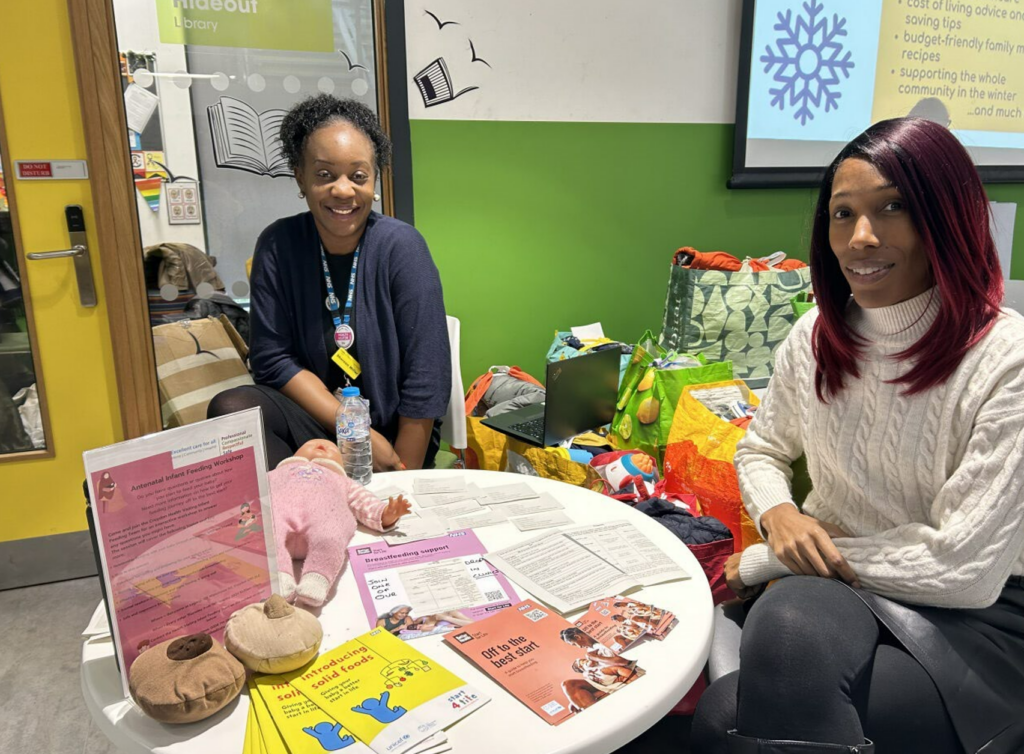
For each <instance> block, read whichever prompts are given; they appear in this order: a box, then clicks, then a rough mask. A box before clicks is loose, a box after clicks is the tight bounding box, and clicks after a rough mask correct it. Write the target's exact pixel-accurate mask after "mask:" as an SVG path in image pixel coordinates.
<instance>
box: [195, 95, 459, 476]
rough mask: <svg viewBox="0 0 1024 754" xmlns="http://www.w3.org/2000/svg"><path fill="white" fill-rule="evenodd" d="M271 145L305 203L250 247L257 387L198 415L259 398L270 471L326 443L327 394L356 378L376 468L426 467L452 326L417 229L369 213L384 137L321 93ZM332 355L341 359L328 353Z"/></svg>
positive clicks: (383, 162)
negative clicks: (306, 446) (315, 442)
mask: <svg viewBox="0 0 1024 754" xmlns="http://www.w3.org/2000/svg"><path fill="white" fill-rule="evenodd" d="M281 141H282V143H283V150H284V153H285V155H286V156H287V158H288V163H289V166H290V167H291V168H292V170H293V171H294V173H295V181H296V183H298V186H299V196H300V197H302V198H304V199H305V200H306V203H307V205H308V206H309V211H308V212H303V213H302V214H299V215H295V216H294V217H287V218H284V219H282V220H277V221H276V222H274V223H272V224H271V225H270V226H269V227H268V228H267V229H266V230H264V231H263V233H262V234H261V235H260V237H259V240H258V241H257V242H256V253H255V256H254V257H253V267H252V281H251V283H252V301H251V320H252V336H251V344H250V346H251V353H250V363H251V365H252V369H253V375H254V377H255V380H256V383H257V384H256V385H255V386H247V387H239V388H234V389H232V390H229V391H226V392H224V393H221V394H220V395H218V396H217V397H216V398H214V399H213V401H212V402H211V403H210V408H209V412H208V413H209V415H210V416H211V417H212V416H221V415H223V414H226V413H231V412H234V411H239V410H241V409H244V408H251V407H254V406H259V407H261V408H262V410H263V422H264V428H265V434H266V439H267V455H268V459H269V461H270V464H271V467H274V466H276V465H277V463H278V462H280V461H281V460H283V459H284V458H287V457H288V456H291V455H292V454H293V453H294V452H295V450H296V449H297V448H298V447H299V446H301V445H302V444H303V443H305V442H307V441H308V440H311V439H315V438H328V439H334V431H335V429H334V421H335V412H336V411H337V408H338V400H337V399H336V398H335V396H334V393H335V391H336V390H337V389H338V388H340V387H344V386H346V385H354V386H356V387H358V388H359V389H360V392H361V393H362V395H364V396H366V397H367V398H368V399H369V401H370V418H371V421H372V424H373V429H372V431H371V432H372V436H371V441H372V446H373V466H374V470H376V471H389V470H394V469H399V468H403V467H405V468H421V467H423V466H431V465H433V460H434V455H435V453H436V452H437V446H438V442H439V433H438V419H440V417H442V416H443V415H444V413H445V411H446V410H447V407H448V397H449V393H450V390H451V357H450V350H449V343H448V330H447V323H446V320H445V311H444V299H443V297H442V293H441V280H440V277H439V276H438V272H437V267H436V266H435V265H434V262H433V260H432V259H431V257H430V251H429V250H428V249H427V244H426V242H425V241H424V240H423V237H422V236H421V235H420V234H419V233H418V232H417V231H416V229H415V228H413V227H412V226H410V225H407V224H405V223H403V222H401V221H399V220H396V219H394V218H391V217H387V216H385V215H381V214H380V213H378V212H375V211H374V210H373V202H374V201H379V199H380V196H379V195H378V194H375V193H374V189H375V186H376V184H377V181H378V179H379V178H380V175H381V172H382V171H383V170H384V169H385V168H386V167H387V166H388V164H389V163H390V160H391V142H390V140H389V139H388V137H387V134H385V133H384V131H383V129H382V128H381V126H380V123H379V122H378V120H377V116H376V115H375V114H374V113H373V112H372V111H371V110H370V109H369V108H368V107H366V106H365V105H363V104H361V103H359V102H356V101H355V100H346V99H336V98H335V97H332V96H330V95H326V94H321V95H318V96H316V97H310V98H308V99H306V100H304V101H302V102H300V103H299V104H297V105H296V106H295V107H293V108H292V109H291V111H289V113H288V114H287V115H286V116H285V118H284V120H283V122H282V123H281ZM339 351H341V352H344V353H343V354H342V355H345V354H347V357H348V358H347V359H338V360H335V359H332V357H333V356H335V355H336V354H337V353H338V352H339ZM339 360H340V361H347V362H348V363H349V365H350V366H349V367H348V368H347V369H345V368H342V367H341V366H339V364H338V361H339ZM352 362H355V363H356V364H358V366H359V369H358V370H356V369H353V368H351V363H352Z"/></svg>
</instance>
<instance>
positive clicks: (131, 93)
mask: <svg viewBox="0 0 1024 754" xmlns="http://www.w3.org/2000/svg"><path fill="white" fill-rule="evenodd" d="M158 104H160V98H159V97H157V96H156V95H155V94H153V92H151V91H149V90H148V89H143V88H142V87H141V86H139V85H138V84H129V86H128V88H127V89H125V90H124V111H125V115H127V116H128V128H130V129H131V130H132V131H135V132H137V133H140V134H141V133H142V132H143V131H145V130H146V126H147V125H148V124H149V119H150V118H152V117H153V113H154V112H156V106H157V105H158Z"/></svg>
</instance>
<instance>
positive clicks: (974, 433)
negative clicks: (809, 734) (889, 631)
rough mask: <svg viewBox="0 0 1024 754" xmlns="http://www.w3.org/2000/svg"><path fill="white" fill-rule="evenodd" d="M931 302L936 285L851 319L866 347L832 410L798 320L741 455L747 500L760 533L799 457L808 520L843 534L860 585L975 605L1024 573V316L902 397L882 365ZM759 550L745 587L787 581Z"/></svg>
mask: <svg viewBox="0 0 1024 754" xmlns="http://www.w3.org/2000/svg"><path fill="white" fill-rule="evenodd" d="M938 307H939V297H938V292H937V291H936V290H935V289H933V290H931V291H928V292H926V293H924V294H922V295H921V296H918V297H917V298H914V299H911V300H909V301H905V302H903V303H900V304H897V305H895V306H889V307H883V308H879V309H862V308H860V307H859V306H857V305H856V304H854V303H852V302H851V305H850V308H849V315H848V316H849V322H850V324H851V326H852V327H853V329H854V330H855V331H856V332H857V333H859V334H860V335H862V336H864V337H865V338H866V339H867V340H868V341H870V344H869V346H868V347H867V349H866V351H865V358H864V361H863V362H862V363H861V376H860V378H859V379H855V380H854V379H850V378H849V377H847V384H846V387H845V389H844V390H843V391H842V392H841V393H840V394H839V395H838V396H836V397H834V398H833V399H831V402H830V403H829V404H823V403H821V402H819V401H818V399H817V397H816V396H815V393H814V366H815V365H814V357H813V355H812V353H811V328H812V326H813V324H814V320H815V319H816V317H817V312H812V313H810V314H807V315H805V316H804V317H802V318H801V319H800V320H799V321H798V322H797V324H796V325H795V326H794V327H793V331H792V332H791V333H790V335H789V337H788V338H787V339H786V341H785V342H784V343H783V345H782V346H781V347H780V348H779V350H778V352H777V354H776V361H775V376H774V377H773V378H772V381H771V384H770V385H769V387H768V391H767V393H766V395H765V399H764V402H763V403H762V404H761V407H760V408H759V409H758V411H757V414H756V415H755V418H754V421H753V422H752V423H751V425H750V428H749V430H748V431H747V435H746V437H745V438H744V439H743V441H742V442H741V443H740V445H739V447H738V448H737V451H736V470H737V472H738V475H739V484H740V490H741V492H742V494H743V500H744V502H745V504H746V506H747V510H749V511H750V515H751V516H752V518H753V519H754V521H755V523H756V524H757V525H758V527H760V519H761V516H763V515H764V513H765V512H766V511H768V510H770V509H771V508H773V507H775V506H776V505H781V504H785V503H787V502H789V501H791V500H792V497H791V492H790V480H791V479H792V472H791V471H790V464H791V463H792V462H793V461H794V460H795V459H796V458H798V457H799V456H800V455H801V453H806V456H807V468H808V471H809V472H810V475H811V479H812V481H813V484H814V490H813V492H811V494H810V495H809V496H808V498H807V500H806V501H805V502H804V511H805V512H807V513H809V514H810V515H812V516H815V517H816V518H819V519H821V520H823V521H829V522H831V523H834V524H838V525H839V526H841V527H842V528H843V529H844V530H845V531H847V532H849V533H850V534H851V535H853V536H851V537H849V538H844V539H836V540H835V544H836V547H837V548H838V549H839V551H840V552H841V553H842V555H843V557H845V558H846V560H847V561H848V562H849V564H850V566H851V567H852V568H853V570H854V572H856V574H857V576H858V578H859V579H860V581H861V584H862V585H863V587H864V588H865V589H868V590H870V591H873V592H876V593H878V594H881V595H884V596H886V597H891V598H893V599H898V600H902V601H904V602H910V603H916V604H922V605H936V606H942V607H953V608H978V607H985V606H987V605H990V604H992V603H993V602H995V601H996V599H997V598H998V597H999V593H1000V591H1001V590H1002V588H1003V586H1004V584H1005V582H1006V580H1007V578H1008V577H1009V576H1011V575H1021V574H1024V318H1022V317H1021V316H1020V315H1019V314H1017V313H1015V312H1012V311H1008V310H1004V312H1003V314H1002V315H1000V316H999V317H998V319H997V320H996V323H995V325H994V326H993V327H992V329H991V330H990V331H989V333H988V334H987V335H986V336H985V337H984V338H983V339H982V340H981V342H979V343H978V344H977V345H976V346H975V347H974V348H973V349H971V351H970V352H969V353H968V354H967V355H966V356H965V357H964V359H963V361H962V362H961V364H960V366H959V367H958V368H957V370H956V371H955V372H954V373H953V375H952V376H951V377H950V378H949V379H948V380H947V381H946V383H945V384H943V385H940V386H938V387H936V388H933V389H931V390H928V391H926V392H925V393H922V394H918V395H914V396H905V395H902V394H901V386H898V385H891V384H887V383H886V380H891V379H893V378H894V377H897V376H898V375H900V374H902V373H903V372H904V370H905V369H906V368H907V365H906V364H900V363H898V362H896V361H894V360H893V359H891V358H889V357H891V356H892V355H893V354H896V353H898V352H899V351H901V350H904V349H906V348H907V347H908V346H910V345H911V344H913V343H914V342H916V341H917V340H918V339H919V338H920V337H921V336H922V335H924V333H926V332H927V330H928V327H929V326H930V325H931V323H932V322H933V321H934V319H935V316H936V313H937V311H938ZM789 573H790V572H789V570H788V569H787V568H786V567H785V566H784V565H782V564H781V563H780V562H779V561H778V559H777V558H776V557H775V555H774V553H773V552H772V551H771V548H769V547H768V546H767V545H765V544H758V545H753V546H751V547H748V548H747V549H746V550H745V551H744V553H743V557H742V560H741V561H740V578H741V579H742V580H743V582H744V583H745V584H747V585H754V584H759V583H762V582H764V581H767V580H769V579H773V578H778V577H780V576H785V575H789Z"/></svg>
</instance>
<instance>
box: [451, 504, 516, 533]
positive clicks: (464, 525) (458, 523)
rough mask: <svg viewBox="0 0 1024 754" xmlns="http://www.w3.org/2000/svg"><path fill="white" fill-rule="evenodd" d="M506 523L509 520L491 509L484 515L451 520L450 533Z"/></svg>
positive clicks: (477, 514)
mask: <svg viewBox="0 0 1024 754" xmlns="http://www.w3.org/2000/svg"><path fill="white" fill-rule="evenodd" d="M506 521H508V518H506V517H505V516H503V515H501V514H500V513H497V512H495V511H492V510H490V509H484V512H483V513H469V514H467V515H465V516H455V517H454V518H449V519H448V531H456V530H457V529H478V528H480V527H481V526H494V525H495V524H503V523H505V522H506Z"/></svg>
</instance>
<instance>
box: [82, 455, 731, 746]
mask: <svg viewBox="0 0 1024 754" xmlns="http://www.w3.org/2000/svg"><path fill="white" fill-rule="evenodd" d="M418 475H429V477H430V478H438V477H441V476H454V475H459V476H464V477H465V478H466V481H467V482H473V483H475V484H476V485H477V486H479V487H491V486H495V485H498V484H508V483H511V482H523V481H525V482H527V483H528V484H530V485H531V486H532V487H533V488H534V489H535V490H536V491H538V492H548V493H550V494H552V495H554V496H555V497H556V498H557V499H558V500H559V501H560V502H561V503H562V504H563V505H564V506H565V511H566V513H567V514H568V515H569V517H570V518H572V519H573V522H574V523H575V524H593V523H601V522H607V521H614V520H619V519H624V520H628V521H630V522H631V523H632V524H633V525H634V526H636V527H637V528H638V529H639V530H640V531H642V532H643V533H644V534H645V535H647V536H648V537H649V538H650V539H651V540H652V541H654V542H655V543H656V544H658V546H659V547H660V548H661V549H662V550H663V551H664V552H666V553H668V554H669V555H670V556H671V557H672V558H673V559H674V560H676V562H678V563H679V564H680V565H681V566H683V567H684V568H685V569H686V571H687V572H688V573H690V574H691V575H692V578H690V579H686V580H683V581H674V582H669V583H665V584H658V585H655V586H651V587H646V588H644V589H642V590H641V591H639V592H637V593H635V596H636V597H637V598H638V599H641V600H642V601H644V602H647V603H650V604H653V605H657V606H658V607H662V608H667V609H668V610H671V611H672V612H674V613H675V614H676V616H677V617H678V618H679V624H678V625H677V626H676V628H675V630H674V631H672V632H671V633H670V634H669V635H668V637H666V638H665V639H664V640H663V641H660V642H659V641H651V640H648V641H646V642H643V643H641V644H640V645H639V646H637V647H634V648H633V649H630V650H628V651H627V652H626V653H625V654H626V655H627V656H628V657H629V658H631V659H635V660H637V661H638V663H639V665H640V667H641V668H643V669H644V670H646V671H647V675H645V676H644V677H643V678H641V679H640V680H639V681H637V682H636V683H633V684H630V685H629V686H627V687H626V688H624V689H621V690H619V691H617V692H616V693H614V694H612V695H611V696H609V697H607V698H605V699H603V700H601V702H600V703H599V704H598V705H596V706H595V707H594V708H592V709H589V710H586V711H584V712H583V713H581V714H579V715H576V716H574V717H572V718H570V719H569V720H567V721H566V722H564V723H562V724H561V725H558V726H552V725H548V724H547V723H546V722H544V721H543V720H541V719H540V718H539V717H537V716H536V715H535V714H534V713H533V712H531V711H530V710H529V709H527V708H526V707H525V706H524V705H522V704H520V702H519V701H518V700H517V699H516V698H515V697H513V696H512V695H511V694H509V693H508V692H506V691H505V690H504V689H503V688H501V687H500V686H499V685H497V684H496V683H494V682H493V681H492V680H491V679H490V677H489V676H487V675H486V674H485V673H483V672H481V671H480V670H478V669H477V668H476V667H475V666H474V665H472V664H471V663H469V662H468V661H467V660H465V659H463V658H462V656H461V655H459V654H458V653H456V652H455V651H453V650H452V649H450V648H449V647H447V646H445V645H443V644H442V637H441V636H426V637H423V638H420V639H416V640H414V641H415V644H414V645H415V647H416V648H417V649H418V650H419V651H421V652H423V653H424V654H426V655H428V656H430V657H433V658H434V659H436V660H437V661H438V662H439V663H441V664H443V665H444V666H446V667H447V668H449V669H450V670H451V671H452V672H454V673H455V674H456V675H458V676H460V677H461V678H463V679H464V680H465V681H467V682H469V683H472V684H474V685H475V686H477V687H479V688H481V689H483V690H485V691H486V692H487V693H489V694H490V696H491V701H490V702H489V703H488V704H486V705H485V706H483V707H481V708H480V710H479V711H477V712H475V713H473V714H472V715H470V716H469V717H467V718H465V719H463V720H461V721H460V722H458V723H456V724H455V725H454V726H452V727H451V728H449V729H448V731H447V734H448V738H449V741H450V742H451V744H452V750H453V751H454V752H456V754H458V753H459V752H461V753H462V754H476V753H477V752H482V751H486V752H488V754H522V752H531V754H556V753H557V754H569V753H570V752H571V753H573V754H609V752H613V751H615V750H616V749H618V748H619V747H621V746H623V745H625V744H626V743H628V742H629V741H631V740H633V739H634V738H636V737H637V736H639V735H640V734H641V733H643V732H644V731H645V730H647V729H648V728H650V727H651V726H652V725H654V723H656V722H657V721H658V720H660V719H661V718H662V717H664V716H665V715H666V714H667V713H668V712H669V710H671V709H672V707H673V706H675V704H676V703H677V702H678V701H679V700H680V699H681V698H682V697H683V695H684V694H685V693H686V692H687V690H689V688H690V686H692V685H693V683H694V681H695V680H696V679H697V677H698V675H699V674H700V672H701V670H702V669H703V667H704V663H705V661H706V660H707V656H708V649H709V647H710V645H711V634H712V602H711V591H710V589H709V588H708V584H707V581H706V579H705V578H704V576H703V574H702V573H701V569H700V566H699V565H698V564H697V561H696V559H695V558H694V557H693V555H691V554H690V551H689V550H688V549H687V548H686V547H685V546H684V545H683V544H682V543H681V542H680V541H679V540H678V539H677V538H676V537H675V536H674V535H673V534H672V533H671V532H669V530H668V529H666V528H665V527H663V526H662V525H661V524H659V523H657V522H656V521H654V520H653V519H650V518H648V517H647V516H645V515H644V514H642V513H639V512H637V511H635V510H633V509H632V508H630V507H629V506H628V505H626V504H624V503H620V502H618V501H616V500H613V499H611V498H608V497H605V496H603V495H599V494H597V493H595V492H590V491H589V490H586V489H583V488H580V487H573V486H571V485H568V484H563V483H561V482H555V481H551V480H549V479H540V478H535V477H524V476H521V475H518V474H506V473H501V472H491V471H401V472H392V473H387V474H377V475H375V476H374V478H373V482H372V483H371V484H370V489H371V490H372V489H374V488H380V487H384V486H387V485H397V486H398V487H401V488H403V489H406V490H409V491H411V490H412V482H413V480H414V479H415V478H416V477H417V476H418ZM475 531H476V534H477V536H478V537H479V538H480V540H481V541H482V542H483V544H484V546H485V547H487V549H488V551H494V550H498V549H500V548H503V547H507V546H509V545H512V544H515V543H516V542H518V541H521V540H525V539H529V538H532V537H535V536H537V535H538V534H542V533H544V532H550V531H553V529H542V530H539V531H533V532H520V531H519V530H518V529H516V527H515V526H514V525H513V524H510V523H503V524H498V525H495V526H487V527H481V528H479V529H476V530H475ZM375 538H376V535H374V534H372V533H368V532H366V531H364V530H360V531H358V532H357V533H356V535H355V538H354V539H353V540H352V544H360V543H363V542H369V541H372V540H373V539H375ZM515 586H516V589H517V591H518V592H519V594H520V596H522V597H523V598H524V599H525V598H526V597H527V596H528V595H527V593H526V592H525V591H524V590H523V589H522V588H520V587H519V586H518V585H517V584H516V585H515ZM581 612H582V611H577V612H575V613H570V614H569V615H568V616H567V617H569V618H570V619H571V618H573V617H575V616H577V615H579V614H580V613H581ZM320 620H321V623H322V624H323V627H324V641H323V645H322V646H323V651H326V650H329V649H332V648H333V647H335V646H337V645H339V644H341V643H342V642H344V641H347V640H348V639H351V638H353V637H355V636H358V635H360V634H363V633H365V632H366V631H368V630H369V626H368V625H367V621H366V615H365V613H364V612H363V608H362V605H361V603H360V600H359V594H358V591H357V587H356V583H355V579H354V578H353V576H352V573H351V569H350V568H348V567H346V569H345V571H344V573H343V574H342V577H341V580H340V582H339V584H338V589H337V594H336V596H335V597H334V598H333V599H332V600H331V601H330V602H329V603H328V604H327V605H325V606H324V608H323V611H322V613H321V615H320ZM81 676H82V693H83V694H84V696H85V702H86V705H87V707H88V708H89V711H90V713H91V714H92V716H93V718H94V719H95V720H96V724H97V725H98V727H99V728H100V730H102V731H103V733H104V734H105V735H106V736H107V737H108V738H109V739H110V740H111V741H112V742H113V743H114V744H115V745H116V746H117V747H118V748H120V749H121V750H122V751H124V752H126V753H127V754H149V753H150V752H160V754H185V753H188V754H205V753H206V752H209V754H230V753H231V752H238V751H240V750H241V748H242V739H243V734H244V732H245V724H246V718H247V716H248V707H249V698H248V696H247V693H245V692H243V694H242V695H241V696H240V697H239V698H238V700H237V701H236V702H233V703H232V704H231V705H229V706H228V707H227V708H226V709H224V710H222V711H221V712H219V713H217V714H216V715H214V716H213V717H211V718H208V719H207V720H204V721H202V722H199V723H191V724H188V725H163V724H161V723H158V722H156V721H154V720H152V719H150V718H148V717H146V716H145V715H144V714H143V713H142V712H141V711H140V710H139V709H138V708H137V707H135V705H134V704H133V703H132V702H131V701H130V700H125V699H124V697H123V696H122V691H121V682H120V677H119V675H118V671H117V668H116V666H115V663H114V646H113V643H112V641H111V640H110V639H109V638H104V637H94V638H92V639H89V640H87V641H86V643H85V645H84V647H83V649H82V669H81Z"/></svg>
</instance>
